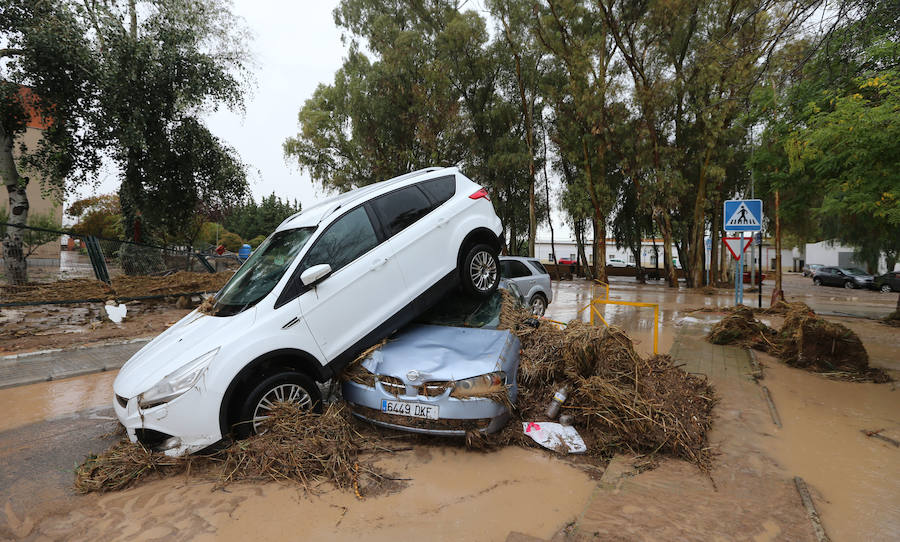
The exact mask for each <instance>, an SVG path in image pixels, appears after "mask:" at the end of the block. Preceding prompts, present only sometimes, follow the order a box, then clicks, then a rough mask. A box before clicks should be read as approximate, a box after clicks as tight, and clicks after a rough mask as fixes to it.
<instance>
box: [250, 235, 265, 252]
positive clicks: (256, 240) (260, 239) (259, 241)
mask: <svg viewBox="0 0 900 542" xmlns="http://www.w3.org/2000/svg"><path fill="white" fill-rule="evenodd" d="M265 240H266V236H265V235H257V236H256V237H254V238H253V239H250V240H249V241H247V244H248V245H250V247H251V248H253V249H254V250H256V247H258V246H259V245H260V244H262V242H263V241H265Z"/></svg>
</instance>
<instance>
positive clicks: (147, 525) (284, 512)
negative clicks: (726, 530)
mask: <svg viewBox="0 0 900 542" xmlns="http://www.w3.org/2000/svg"><path fill="white" fill-rule="evenodd" d="M381 463H382V465H383V466H384V467H386V468H387V469H389V470H391V471H393V472H397V473H399V474H398V475H397V476H398V477H403V478H411V479H412V480H411V481H410V482H409V486H408V487H407V488H405V489H403V490H401V491H399V492H397V493H394V494H391V495H387V496H380V497H374V498H366V499H363V500H358V499H357V498H356V496H355V495H354V494H353V493H352V492H338V491H333V490H329V489H328V488H326V487H320V488H319V490H318V494H317V495H307V494H305V493H304V492H303V491H302V490H300V489H298V488H297V486H295V485H287V484H277V483H270V484H265V485H252V486H251V485H243V484H235V485H232V486H230V487H228V488H227V491H213V489H212V485H211V484H208V483H197V482H191V481H190V480H185V479H183V478H177V479H170V480H161V481H158V482H153V483H151V484H147V485H145V486H143V487H139V488H136V489H132V490H128V491H124V492H122V493H118V494H111V495H106V496H102V497H99V498H94V500H93V502H92V503H91V504H90V506H83V507H80V508H78V509H76V510H73V511H72V512H70V513H69V514H67V515H66V516H64V517H55V518H48V519H47V520H45V521H43V522H41V523H40V525H39V526H38V527H37V529H36V531H38V532H39V533H40V534H43V535H46V536H49V537H51V538H54V539H86V540H90V539H98V538H101V537H102V538H108V537H110V536H112V539H113V540H118V539H140V540H149V539H160V540H162V539H169V537H174V536H176V535H177V537H178V538H179V539H183V540H188V539H189V540H209V541H226V542H227V541H231V540H234V541H244V540H392V541H393V540H413V539H429V540H498V541H502V540H505V539H506V537H507V535H508V534H509V532H511V531H519V532H522V533H525V534H529V535H532V536H537V537H540V538H544V539H548V538H550V537H552V536H553V535H554V533H556V532H557V531H558V530H559V529H561V528H562V527H563V526H565V524H566V523H567V522H569V521H571V520H573V519H575V518H576V517H577V516H578V514H579V513H580V512H581V510H582V509H583V507H584V505H585V504H586V502H587V501H588V499H589V497H590V495H591V492H592V491H593V489H594V483H593V482H592V481H591V480H590V479H589V478H588V476H587V475H585V474H584V473H582V472H581V471H579V470H577V469H575V468H573V467H571V466H569V465H567V464H566V463H564V462H562V461H559V460H556V459H553V458H550V457H548V456H547V455H546V454H543V453H540V452H535V451H529V450H524V449H520V448H507V449H503V450H500V451H497V452H494V453H487V454H485V453H477V452H466V451H465V450H461V449H457V448H449V449H448V448H441V447H420V448H419V447H417V450H416V451H415V452H402V453H399V454H397V455H396V456H392V457H390V458H386V459H384V460H383V461H382V462H381Z"/></svg>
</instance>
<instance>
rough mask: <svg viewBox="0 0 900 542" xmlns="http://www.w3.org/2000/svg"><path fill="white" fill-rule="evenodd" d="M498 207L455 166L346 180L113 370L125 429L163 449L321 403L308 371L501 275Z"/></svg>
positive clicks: (321, 373) (325, 376) (315, 376)
mask: <svg viewBox="0 0 900 542" xmlns="http://www.w3.org/2000/svg"><path fill="white" fill-rule="evenodd" d="M501 229H502V228H501V224H500V219H499V218H497V215H496V214H495V213H494V209H493V206H492V205H491V203H490V201H489V199H488V196H487V192H486V191H485V189H484V188H482V187H481V186H479V185H477V184H475V183H474V182H472V181H471V180H469V179H468V178H466V176H465V175H463V174H462V173H460V172H459V171H458V170H457V169H456V168H446V169H445V168H428V169H425V170H420V171H416V172H413V173H410V174H407V175H403V176H400V177H397V178H394V179H391V180H388V181H384V182H380V183H375V184H373V185H370V186H366V187H363V188H359V189H356V190H352V191H350V192H347V193H344V194H341V195H339V196H336V197H333V198H330V199H328V200H325V201H323V202H321V203H319V204H318V205H315V206H312V207H310V208H309V209H305V210H303V211H302V212H300V213H297V214H296V215H294V216H291V217H289V218H288V219H286V220H285V221H284V222H282V224H281V225H280V226H278V228H277V229H276V231H275V232H274V233H272V234H271V235H270V236H269V237H268V238H267V239H266V240H265V241H263V243H262V244H260V246H259V247H258V248H257V249H256V250H255V251H254V252H253V254H252V255H251V256H250V257H249V258H248V259H247V261H246V262H245V263H244V264H243V266H241V268H240V269H239V270H238V271H237V272H236V273H235V274H234V276H233V277H232V278H231V280H229V281H228V283H227V284H226V285H225V286H224V287H223V288H222V289H221V290H220V291H219V293H218V294H216V296H215V303H214V305H213V306H212V307H211V308H210V309H208V311H207V312H200V311H194V312H192V313H191V314H189V315H187V316H186V317H184V318H182V319H181V320H180V321H179V322H177V323H176V324H175V325H173V326H172V327H170V328H169V329H167V330H166V331H165V332H163V333H162V334H161V335H159V336H158V337H156V338H155V339H153V340H152V341H151V342H149V343H148V344H147V345H145V346H144V347H143V348H142V349H141V350H140V351H139V352H138V353H137V354H135V355H134V356H133V357H132V358H131V359H130V360H129V361H128V362H127V363H126V364H125V366H124V367H123V368H122V370H121V371H120V372H119V374H118V376H117V378H116V380H115V383H114V385H113V388H114V392H115V399H114V400H113V406H114V407H115V410H116V414H117V416H118V418H119V420H120V421H121V422H122V424H123V425H124V426H125V428H126V430H127V432H128V436H129V438H130V439H131V440H132V441H139V442H141V443H143V444H144V445H145V446H147V447H149V448H153V449H157V450H162V451H165V452H166V453H167V454H169V455H180V454H183V453H190V452H194V451H197V450H200V449H202V448H205V447H207V446H209V445H211V444H214V443H215V442H217V441H218V440H220V439H221V438H222V437H224V436H226V435H228V434H229V433H232V432H233V433H234V435H235V436H237V437H245V436H248V435H250V434H252V433H254V432H256V431H257V430H258V429H259V428H260V427H261V426H260V424H261V423H262V420H264V419H265V418H266V417H267V415H268V413H269V411H270V408H271V406H272V403H273V402H275V401H281V400H287V401H293V402H297V403H299V404H301V405H303V406H306V407H309V408H313V409H319V408H321V395H320V391H319V387H318V386H317V385H316V382H324V381H327V380H329V379H330V378H332V377H333V376H334V375H336V374H338V373H340V372H341V370H342V369H343V368H344V367H345V366H346V365H347V363H349V362H350V361H351V360H353V359H355V358H356V356H357V355H358V354H359V353H360V352H362V351H363V350H364V349H366V348H368V347H370V346H372V345H373V344H376V343H377V342H378V341H379V340H381V339H383V338H385V337H387V336H389V335H390V334H392V333H393V332H394V331H396V330H397V329H400V328H402V327H404V326H405V325H406V324H408V323H409V322H411V321H412V320H413V319H415V318H416V317H417V316H419V315H420V314H422V313H423V312H425V311H426V310H428V309H429V307H431V306H432V305H433V304H434V303H435V302H436V301H437V300H439V299H441V298H442V297H443V296H444V295H445V294H446V293H447V292H449V291H451V290H453V289H455V288H457V287H458V286H461V288H462V289H463V290H464V291H466V292H467V293H468V294H469V295H473V296H476V297H489V296H491V295H493V293H494V292H495V291H496V289H497V286H498V284H499V281H500V272H499V270H500V262H499V259H498V257H499V250H500V244H501V243H500V240H499V235H500V233H501Z"/></svg>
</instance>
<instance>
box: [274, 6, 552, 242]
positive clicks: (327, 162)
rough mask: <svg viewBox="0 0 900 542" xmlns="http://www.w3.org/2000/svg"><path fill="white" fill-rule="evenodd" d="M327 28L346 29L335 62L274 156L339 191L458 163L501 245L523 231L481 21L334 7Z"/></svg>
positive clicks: (497, 57) (509, 144) (504, 52)
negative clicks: (491, 210)
mask: <svg viewBox="0 0 900 542" xmlns="http://www.w3.org/2000/svg"><path fill="white" fill-rule="evenodd" d="M335 21H336V23H337V24H338V26H340V27H341V28H343V29H344V30H346V31H347V32H348V33H349V51H348V55H347V58H346V60H345V62H344V64H343V66H342V67H341V69H340V70H338V72H337V73H336V74H335V77H334V82H333V83H332V84H330V85H320V86H319V88H318V89H317V90H316V92H315V93H314V95H313V97H312V98H310V99H309V100H307V101H306V103H305V104H304V106H303V108H302V109H301V110H300V112H299V115H298V120H299V123H300V132H299V133H298V134H297V136H295V137H292V138H288V139H287V140H286V141H285V143H284V152H285V155H286V156H288V157H290V158H292V159H294V160H296V161H297V164H298V165H299V167H300V168H301V170H306V171H308V172H309V173H310V175H311V177H312V178H313V180H314V181H315V182H317V183H320V184H321V185H322V186H324V187H326V188H333V189H337V190H341V191H343V190H348V189H351V188H356V187H359V186H363V185H367V184H370V183H372V182H376V181H380V180H385V179H387V178H390V177H393V176H395V175H399V174H403V173H408V172H409V171H412V170H416V169H420V168H424V167H429V166H449V165H459V166H461V167H462V168H463V170H464V171H465V173H466V174H467V175H469V176H470V177H471V178H473V179H475V180H476V182H478V183H481V184H483V185H485V186H486V187H487V188H488V190H489V192H490V193H491V196H492V201H493V203H494V205H495V208H496V209H497V213H498V215H499V216H500V218H501V220H502V221H503V224H504V226H505V228H506V237H507V239H509V240H510V242H511V243H510V244H511V246H515V245H516V244H517V243H518V241H519V240H520V239H521V238H522V237H523V236H527V232H528V220H529V219H528V208H527V206H525V205H523V202H527V201H528V198H529V188H528V187H529V169H528V163H529V153H528V147H527V145H526V142H525V128H526V127H525V125H524V123H523V122H522V119H521V116H520V114H519V111H520V102H519V98H518V96H517V92H518V91H515V92H513V89H514V88H516V87H515V86H514V85H515V76H514V73H515V64H514V62H513V61H512V57H511V56H510V55H509V48H508V45H507V44H506V43H505V42H504V41H494V42H492V41H491V40H490V36H489V34H488V31H487V24H486V21H485V19H484V18H483V17H482V16H481V15H479V14H477V13H476V12H474V11H465V12H460V11H458V10H457V9H456V4H455V3H454V2H448V1H445V0H436V1H434V2H430V3H429V4H428V5H427V6H419V5H416V4H408V3H406V2H385V1H381V0H344V1H342V2H341V3H340V4H339V6H338V8H337V9H336V10H335ZM360 41H365V43H366V45H367V47H366V49H367V50H369V51H371V58H370V57H369V56H367V55H366V54H364V53H363V52H362V51H361V47H360V45H359V42H360ZM538 212H540V209H538Z"/></svg>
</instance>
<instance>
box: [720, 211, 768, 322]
mask: <svg viewBox="0 0 900 542" xmlns="http://www.w3.org/2000/svg"><path fill="white" fill-rule="evenodd" d="M724 217H725V225H724V229H725V231H726V232H740V233H741V236H740V237H724V238H723V241H725V245H726V246H727V247H728V250H730V251H731V254H732V256H734V259H735V260H737V261H738V264H737V266H735V272H734V303H735V305H740V304H742V303H743V302H744V251H745V250H746V249H747V247H748V246H749V245H750V243H752V242H753V238H752V237H750V238H749V239H747V243H746V244H745V243H744V232H754V231H757V232H761V231H762V221H763V212H762V200H758V199H732V200H727V201H725V213H724Z"/></svg>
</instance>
